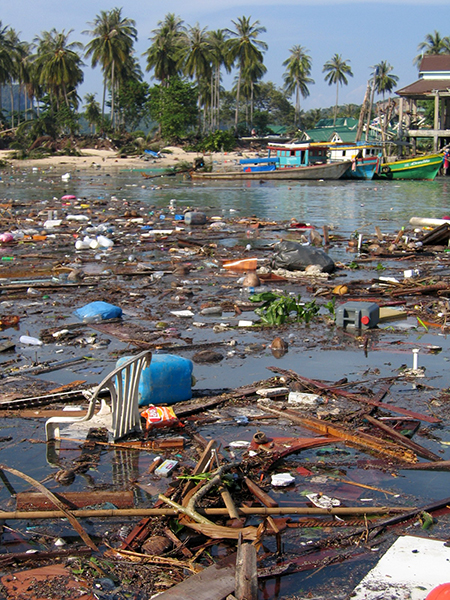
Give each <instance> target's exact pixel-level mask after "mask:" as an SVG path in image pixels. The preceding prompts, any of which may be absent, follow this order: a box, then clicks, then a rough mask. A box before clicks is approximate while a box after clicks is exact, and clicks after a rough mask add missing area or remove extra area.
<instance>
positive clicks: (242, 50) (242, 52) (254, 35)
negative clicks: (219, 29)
mask: <svg viewBox="0 0 450 600" xmlns="http://www.w3.org/2000/svg"><path fill="white" fill-rule="evenodd" d="M250 20H251V17H239V18H238V20H237V21H231V22H232V23H233V25H234V26H235V29H236V30H235V31H233V30H230V29H226V30H225V31H226V33H227V34H228V35H229V36H230V39H229V40H228V42H227V45H228V56H229V60H230V62H232V63H234V62H235V61H237V63H238V68H239V77H238V83H237V87H236V113H235V118H234V128H235V130H236V131H237V126H238V118H239V95H240V89H241V81H242V76H243V73H244V69H246V68H251V66H252V65H254V64H255V63H262V62H263V51H264V50H267V47H268V46H267V44H266V43H265V42H263V41H262V40H259V39H258V36H259V35H260V34H261V33H265V31H266V28H265V27H261V26H260V24H259V21H255V22H254V23H251V22H250Z"/></svg>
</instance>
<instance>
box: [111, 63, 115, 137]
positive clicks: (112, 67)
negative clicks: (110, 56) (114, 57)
mask: <svg viewBox="0 0 450 600" xmlns="http://www.w3.org/2000/svg"><path fill="white" fill-rule="evenodd" d="M114 68H115V63H114V61H112V65H111V127H112V129H113V131H115V127H116V122H115V119H114V110H115V106H114V85H115V81H114Z"/></svg>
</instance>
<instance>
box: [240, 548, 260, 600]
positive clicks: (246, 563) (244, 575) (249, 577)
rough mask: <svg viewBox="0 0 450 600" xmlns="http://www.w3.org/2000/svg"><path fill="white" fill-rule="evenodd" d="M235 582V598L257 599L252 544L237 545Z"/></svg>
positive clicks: (256, 577)
mask: <svg viewBox="0 0 450 600" xmlns="http://www.w3.org/2000/svg"><path fill="white" fill-rule="evenodd" d="M239 542H240V540H239ZM235 582H236V583H235V591H234V595H235V596H236V598H237V600H257V598H258V570H257V564H256V548H255V546H253V544H242V543H239V545H238V551H237V556H236V574H235Z"/></svg>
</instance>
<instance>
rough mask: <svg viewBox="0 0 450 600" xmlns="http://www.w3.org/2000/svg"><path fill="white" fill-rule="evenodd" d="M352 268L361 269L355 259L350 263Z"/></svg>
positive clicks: (354, 269)
mask: <svg viewBox="0 0 450 600" xmlns="http://www.w3.org/2000/svg"><path fill="white" fill-rule="evenodd" d="M348 266H349V268H350V269H352V270H353V271H356V269H359V265H358V263H357V262H355V261H354V260H352V262H351V263H350V264H349V265H348Z"/></svg>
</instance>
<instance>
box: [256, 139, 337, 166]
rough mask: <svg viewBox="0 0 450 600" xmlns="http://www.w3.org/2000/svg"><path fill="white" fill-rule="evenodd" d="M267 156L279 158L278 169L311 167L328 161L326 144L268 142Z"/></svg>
mask: <svg viewBox="0 0 450 600" xmlns="http://www.w3.org/2000/svg"><path fill="white" fill-rule="evenodd" d="M267 148H268V152H269V158H273V157H276V158H278V159H279V163H278V167H277V168H279V169H288V168H292V167H311V166H313V165H324V164H326V163H327V162H328V145H326V144H304V143H303V144H302V143H300V144H268V146H267Z"/></svg>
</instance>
